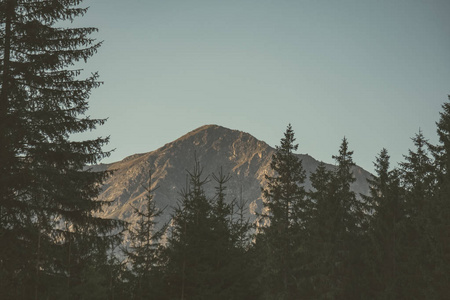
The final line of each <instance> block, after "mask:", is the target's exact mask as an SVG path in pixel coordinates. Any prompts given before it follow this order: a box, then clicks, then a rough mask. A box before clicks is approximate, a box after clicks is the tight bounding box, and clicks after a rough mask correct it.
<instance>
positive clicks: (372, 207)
mask: <svg viewBox="0 0 450 300" xmlns="http://www.w3.org/2000/svg"><path fill="white" fill-rule="evenodd" d="M389 165H390V163H389V155H388V152H387V150H386V149H382V150H381V152H380V154H379V156H378V157H377V158H376V161H375V163H374V166H375V172H376V175H375V176H374V177H373V178H371V179H368V180H367V181H368V183H369V184H370V194H369V195H367V196H363V198H364V199H365V201H366V202H367V204H368V208H369V212H370V214H369V229H368V240H369V241H368V245H367V250H368V251H367V257H366V259H367V269H366V270H365V271H366V272H364V275H365V276H366V277H367V280H368V281H369V283H368V286H367V294H366V296H367V297H370V298H377V299H398V297H399V296H400V294H399V291H398V285H399V280H398V279H397V278H398V276H399V275H398V274H399V272H398V270H397V269H398V268H397V261H398V258H399V256H401V255H402V254H401V253H402V249H401V248H400V247H399V244H400V243H399V241H400V240H401V233H402V232H401V231H400V228H401V226H400V223H401V221H402V220H403V217H404V205H403V195H402V194H403V193H402V192H401V188H400V178H399V172H398V170H395V169H394V170H390V169H389ZM403 255H407V254H406V253H403Z"/></svg>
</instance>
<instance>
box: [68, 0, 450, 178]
mask: <svg viewBox="0 0 450 300" xmlns="http://www.w3.org/2000/svg"><path fill="white" fill-rule="evenodd" d="M82 6H89V7H90V9H89V11H88V13H87V14H86V15H85V16H84V17H82V18H79V19H78V20H76V21H75V22H74V23H73V24H70V26H74V27H79V26H93V27H97V28H98V29H99V32H98V33H97V34H95V37H96V38H97V39H98V40H99V41H103V45H102V47H101V48H100V49H99V51H98V53H97V54H96V55H95V56H93V57H92V58H91V59H90V60H89V61H88V63H87V64H86V65H83V66H82V67H83V68H84V70H85V72H86V74H88V73H90V72H95V71H98V72H99V74H100V80H101V81H103V82H104V84H103V85H102V86H101V87H100V88H98V89H96V90H95V91H93V93H92V95H91V97H90V100H89V102H90V110H89V112H88V114H89V115H90V116H91V117H92V118H108V122H107V123H106V124H105V125H104V126H101V127H99V128H98V129H97V130H95V131H93V132H89V133H85V134H82V135H79V136H78V137H77V138H95V137H97V136H110V137H111V140H110V143H109V144H108V145H107V146H106V147H105V148H104V150H111V149H115V151H114V152H113V153H112V155H111V156H110V157H109V158H107V159H104V160H103V161H102V162H103V163H110V162H115V161H119V160H122V159H123V158H125V157H127V156H129V155H132V154H135V153H144V152H149V151H153V150H156V149H158V148H159V147H161V146H163V145H164V144H166V143H168V142H171V141H173V140H175V139H177V138H179V137H181V136H182V135H184V134H185V133H187V132H189V131H191V130H194V129H196V128H197V127H200V126H202V125H205V124H217V125H221V126H224V127H227V128H230V129H237V130H241V131H244V132H248V133H250V134H252V135H253V136H255V137H256V138H257V139H260V140H263V141H265V142H267V143H268V144H269V145H271V146H275V145H278V144H279V141H280V138H282V137H283V133H284V131H285V129H286V126H287V125H288V124H289V123H291V124H292V127H293V129H294V131H295V135H296V138H297V142H298V143H299V149H298V152H299V153H308V154H309V155H311V156H313V157H314V158H316V159H317V160H321V161H325V162H327V163H333V159H332V155H335V154H337V153H338V150H339V146H340V144H341V141H342V138H343V137H344V136H345V137H346V138H347V139H348V142H349V147H350V149H351V150H353V151H354V155H353V159H354V161H355V163H356V164H358V165H360V166H361V167H363V168H364V169H366V170H368V171H370V172H373V161H374V160H375V157H376V155H377V154H378V153H379V152H380V150H381V149H382V148H383V147H384V148H386V149H387V150H388V151H389V154H390V155H391V165H392V166H396V165H397V163H398V162H400V161H403V154H407V153H408V149H410V148H411V149H413V143H412V141H411V137H413V136H414V135H415V134H416V133H417V132H419V130H421V131H422V132H423V134H424V135H425V136H426V138H428V139H429V140H430V142H433V143H435V142H437V137H436V125H435V122H436V121H438V119H439V111H440V110H441V105H442V104H443V103H444V102H446V101H447V95H448V94H450V38H449V37H450V18H449V16H448V14H449V12H450V1H448V0H441V1H438V0H436V1H433V0H430V1H415V0H395V1H392V0H381V1H371V0H354V1H350V0H340V1H331V0H329V1H322V0H314V1H313V0H309V1H307V0H295V1H294V0H291V1H289V0H278V1H275V0H227V1H215V0H208V1H197V0H180V1H176V0H159V1H151V0H141V1H140V0H128V1H123V0H120V1H119V0H97V1H94V0H85V1H84V2H83V3H82Z"/></svg>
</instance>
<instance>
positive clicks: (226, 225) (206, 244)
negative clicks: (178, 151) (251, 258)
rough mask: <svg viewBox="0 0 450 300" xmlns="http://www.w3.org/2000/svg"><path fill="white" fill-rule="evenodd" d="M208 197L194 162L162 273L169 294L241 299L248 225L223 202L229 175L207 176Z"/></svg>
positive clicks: (244, 287)
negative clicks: (212, 186) (211, 187)
mask: <svg viewBox="0 0 450 300" xmlns="http://www.w3.org/2000/svg"><path fill="white" fill-rule="evenodd" d="M212 177H213V179H214V180H215V181H216V194H215V197H214V198H213V199H210V198H208V197H207V196H206V195H205V192H204V185H205V184H206V183H207V182H208V178H207V177H206V178H203V176H202V168H201V167H200V164H199V162H198V161H196V162H195V166H194V169H193V171H192V172H190V173H189V176H188V178H189V184H188V186H187V187H186V189H185V190H183V191H182V193H181V195H182V199H181V202H180V205H179V207H177V208H176V210H175V213H174V216H173V221H172V224H171V228H170V234H169V237H168V243H167V248H166V252H165V255H166V265H165V278H166V284H167V292H166V294H167V297H168V298H169V299H173V298H174V299H245V298H248V296H249V295H250V294H251V293H249V292H248V287H249V285H250V279H251V277H248V276H247V275H248V274H249V270H248V269H246V267H247V266H249V263H248V261H247V260H246V259H245V255H246V251H247V249H245V247H246V246H247V243H246V234H247V230H248V228H249V224H248V222H246V221H243V220H242V219H241V218H239V217H238V218H236V217H235V214H234V201H231V202H228V201H226V200H225V199H226V183H227V182H228V180H229V179H230V177H229V175H224V174H223V173H222V172H219V174H218V175H214V174H213V175H212Z"/></svg>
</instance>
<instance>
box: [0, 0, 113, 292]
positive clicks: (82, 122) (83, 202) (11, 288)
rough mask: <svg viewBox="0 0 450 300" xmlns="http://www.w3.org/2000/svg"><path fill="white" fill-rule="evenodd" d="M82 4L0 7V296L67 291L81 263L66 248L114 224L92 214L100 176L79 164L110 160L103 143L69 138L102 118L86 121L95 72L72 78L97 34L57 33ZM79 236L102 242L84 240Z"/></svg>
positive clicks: (9, 2)
mask: <svg viewBox="0 0 450 300" xmlns="http://www.w3.org/2000/svg"><path fill="white" fill-rule="evenodd" d="M81 2H82V1H80V0H71V1H44V0H34V1H17V0H2V1H0V41H1V42H0V58H1V63H0V244H1V245H2V249H1V250H0V289H1V290H2V293H3V295H5V298H31V297H32V296H33V297H34V298H41V299H43V298H45V297H50V295H49V294H48V293H49V291H50V290H51V288H49V286H50V285H51V286H52V287H54V286H56V285H60V286H62V282H65V283H66V282H68V286H70V287H73V286H74V284H75V282H74V281H71V280H70V278H68V276H70V274H71V271H70V270H69V269H68V268H73V267H74V263H76V262H78V261H80V259H79V258H80V257H72V255H74V254H75V253H77V252H76V251H75V252H74V251H72V250H73V249H76V248H77V247H79V246H83V247H93V244H92V243H94V242H95V243H99V242H105V243H106V241H105V239H106V237H107V236H108V235H109V234H110V233H111V232H112V231H113V230H115V229H117V226H118V225H119V223H120V222H116V221H112V220H104V219H100V218H96V217H94V216H93V214H92V213H93V212H94V211H98V210H101V207H102V206H103V204H104V203H102V202H100V201H95V200H94V198H95V197H96V196H97V195H98V193H99V190H100V184H99V183H101V182H102V180H104V179H105V177H106V176H107V173H105V172H89V171H88V170H86V169H85V168H84V167H85V166H86V165H88V164H94V163H96V162H97V161H98V160H99V159H101V158H104V157H105V156H108V155H109V153H108V152H104V151H102V146H103V145H105V144H106V143H107V142H108V138H98V139H94V140H87V141H78V142H75V141H72V140H71V139H70V136H71V135H72V134H74V133H80V132H84V131H86V130H93V129H95V128H96V126H98V125H102V124H103V123H104V122H105V120H103V119H90V118H89V117H87V116H85V112H86V110H87V109H88V101H87V100H88V98H89V96H90V93H91V90H92V89H94V88H96V87H98V86H99V85H100V82H99V81H98V75H97V74H96V73H94V74H92V75H91V76H89V77H87V78H79V75H80V74H81V70H79V69H76V68H74V64H75V63H77V62H79V61H86V60H87V59H89V58H90V57H91V56H92V55H93V54H95V52H96V51H97V49H98V47H100V43H98V42H96V41H95V40H94V39H92V38H90V37H89V36H90V34H91V33H93V32H95V31H96V29H95V28H60V27H58V25H59V24H61V23H59V22H60V21H72V20H74V19H75V18H77V17H81V16H83V15H84V14H85V13H86V12H87V9H85V8H79V7H78V5H79V4H80V3H81ZM66 225H67V226H66ZM66 228H67V230H66ZM80 235H85V236H86V235H94V236H102V237H103V239H96V238H95V239H92V240H91V242H92V243H85V242H84V241H82V240H83V239H81V238H80ZM76 236H77V237H76ZM75 237H76V238H75ZM101 240H102V241H101ZM75 245H76V247H73V246H75ZM99 247H101V246H99ZM69 253H70V254H69ZM24 286H27V287H34V288H30V289H23V288H22V287H24ZM66 286H67V285H66ZM66 292H67V293H69V292H68V291H66Z"/></svg>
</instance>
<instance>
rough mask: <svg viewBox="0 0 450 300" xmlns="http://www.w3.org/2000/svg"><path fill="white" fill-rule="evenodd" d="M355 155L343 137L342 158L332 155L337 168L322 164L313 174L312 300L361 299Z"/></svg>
mask: <svg viewBox="0 0 450 300" xmlns="http://www.w3.org/2000/svg"><path fill="white" fill-rule="evenodd" d="M352 155H353V151H350V150H349V149H348V142H347V139H346V138H344V139H343V141H342V144H341V146H340V149H339V155H336V156H333V158H334V159H335V161H336V167H335V169H334V170H333V171H332V172H329V171H327V170H326V168H325V166H324V165H323V164H321V165H319V168H318V169H317V170H316V172H315V173H314V174H313V175H311V182H312V185H313V189H314V190H313V191H312V192H311V193H310V197H311V201H312V203H313V205H314V209H313V214H312V215H313V220H312V221H311V224H312V226H314V227H313V228H312V230H311V234H312V235H313V238H312V244H311V245H309V247H308V249H311V250H309V253H310V254H311V255H312V258H311V259H310V261H311V262H310V264H309V266H308V268H309V270H310V272H311V278H312V280H313V287H312V289H313V291H312V293H313V295H314V296H313V297H312V298H335V299H357V298H359V297H360V292H361V289H362V288H361V287H360V286H359V284H360V283H359V282H358V281H359V278H358V276H359V273H358V272H360V271H361V270H359V268H358V266H360V265H361V258H362V257H361V253H360V251H361V244H360V242H361V240H362V239H361V237H362V235H363V230H362V226H363V224H364V217H365V216H364V211H363V205H362V203H361V202H360V201H359V200H358V199H357V197H356V195H355V193H354V192H353V191H352V190H351V188H350V187H351V184H352V183H353V182H354V181H355V178H354V176H353V173H352V167H353V166H354V162H353V159H352ZM312 251H313V252H312Z"/></svg>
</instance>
